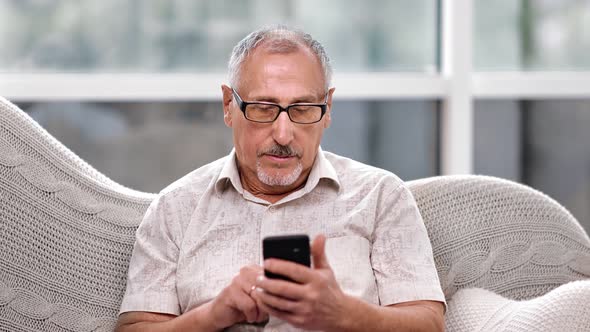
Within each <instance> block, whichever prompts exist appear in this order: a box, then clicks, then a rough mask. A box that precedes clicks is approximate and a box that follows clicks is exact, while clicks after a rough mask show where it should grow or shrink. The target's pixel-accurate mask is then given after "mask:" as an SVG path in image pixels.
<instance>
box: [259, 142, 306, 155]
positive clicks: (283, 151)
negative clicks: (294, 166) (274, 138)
mask: <svg viewBox="0 0 590 332" xmlns="http://www.w3.org/2000/svg"><path fill="white" fill-rule="evenodd" d="M265 154H270V155H273V156H278V157H301V153H300V152H299V151H298V150H297V149H295V148H293V147H292V146H290V145H279V144H274V145H272V146H271V147H269V148H266V149H264V150H262V151H260V152H259V153H258V156H259V157H261V156H263V155H265Z"/></svg>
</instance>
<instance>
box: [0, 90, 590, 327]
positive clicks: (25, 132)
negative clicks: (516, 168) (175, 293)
mask: <svg viewBox="0 0 590 332" xmlns="http://www.w3.org/2000/svg"><path fill="white" fill-rule="evenodd" d="M409 186H410V188H411V190H412V192H413V194H414V196H415V198H416V201H417V202H418V205H419V207H420V210H421V212H422V215H423V217H424V221H425V223H426V226H427V228H428V231H429V234H430V238H431V240H432V244H433V250H434V256H435V260H436V264H437V269H438V273H439V276H440V280H441V284H442V287H443V289H444V292H445V295H446V298H447V300H448V304H449V307H448V311H447V313H446V325H447V330H448V331H540V330H546V331H555V330H558V329H559V330H573V331H575V330H580V331H583V330H586V331H590V303H588V302H589V300H590V280H589V279H590V240H589V238H588V235H587V234H586V233H585V232H584V230H583V229H582V227H581V226H580V225H579V223H578V222H577V221H576V220H575V219H574V218H573V216H572V215H571V214H570V213H569V212H567V211H566V210H565V209H564V208H563V207H562V206H561V205H559V204H558V203H557V202H555V201H554V200H552V199H551V198H549V197H547V196H545V195H543V194H542V193H540V192H538V191H535V190H533V189H531V188H529V187H526V186H523V185H520V184H517V183H514V182H510V181H506V180H502V179H498V178H491V177H483V176H441V177H433V178H427V179H422V180H417V181H412V182H409ZM153 198H154V195H153V194H149V193H143V192H138V191H134V190H131V189H128V188H125V187H123V186H121V185H119V184H117V183H115V182H113V181H111V180H110V179H108V178H107V177H106V176H104V175H102V174H101V173H99V172H98V171H96V170H95V169H93V168H92V167H91V166H90V165H88V164H87V163H85V162H84V161H82V160H81V159H80V158H78V157H77V156H76V155H75V154H74V153H72V152H71V151H70V150H68V149H67V148H66V147H65V146H63V145H62V144H61V143H59V142H58V141H57V140H56V139H54V138H53V137H52V136H51V135H49V134H48V133H47V132H46V131H45V130H44V129H42V128H41V127H40V126H39V125H38V124H37V123H36V122H35V121H33V120H32V119H31V118H30V117H29V116H27V115H26V114H25V113H24V112H22V111H21V110H20V109H18V107H16V106H15V105H13V104H11V103H10V102H9V101H7V100H6V99H4V98H2V97H0V241H1V242H0V331H112V330H113V328H114V326H115V322H116V317H117V312H118V308H119V304H120V301H121V298H122V296H123V293H124V290H125V279H126V272H127V266H128V262H129V257H130V255H131V250H132V246H133V241H134V233H135V229H136V228H137V226H138V224H139V222H140V221H141V218H142V215H143V213H144V211H145V210H146V208H147V207H148V205H149V203H150V202H151V200H152V199H153Z"/></svg>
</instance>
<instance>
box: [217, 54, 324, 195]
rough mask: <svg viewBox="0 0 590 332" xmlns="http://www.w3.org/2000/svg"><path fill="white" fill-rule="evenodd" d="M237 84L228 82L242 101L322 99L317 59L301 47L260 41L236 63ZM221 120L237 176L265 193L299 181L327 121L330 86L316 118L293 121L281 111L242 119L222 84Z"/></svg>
mask: <svg viewBox="0 0 590 332" xmlns="http://www.w3.org/2000/svg"><path fill="white" fill-rule="evenodd" d="M240 77H241V80H240V84H239V86H234V87H233V88H234V89H235V90H236V91H237V93H238V94H239V95H240V97H241V98H242V99H243V100H244V101H266V102H273V103H277V104H279V105H281V106H283V107H286V106H287V105H289V104H293V103H323V102H324V101H325V100H326V99H325V98H326V91H325V89H324V87H325V82H324V76H323V71H322V68H321V65H320V62H319V60H317V58H316V57H315V56H314V55H313V53H311V51H309V50H307V49H305V48H302V49H300V50H297V51H295V52H292V53H269V52H268V51H266V50H265V48H264V45H262V46H260V47H258V48H257V49H255V50H254V51H253V52H251V53H250V55H249V56H248V58H247V59H246V60H245V62H244V63H243V64H242V67H241V73H240ZM222 89H223V96H224V101H223V104H224V120H225V123H226V125H227V126H228V127H230V128H232V129H233V136H234V146H235V149H236V154H237V158H238V164H239V169H240V175H241V177H242V182H246V184H247V186H248V187H249V188H250V189H254V190H257V191H258V190H260V191H262V192H263V193H264V192H265V191H268V192H270V193H273V192H276V191H277V189H278V190H285V191H290V190H292V189H294V188H296V187H298V186H299V185H301V184H302V183H303V182H304V181H305V179H306V178H307V175H308V174H309V171H310V170H311V167H312V165H313V162H314V160H315V156H316V153H317V149H318V146H319V144H320V140H321V138H322V134H323V131H324V129H325V128H327V127H328V126H329V124H330V108H331V104H332V93H333V91H334V90H333V89H331V90H330V92H329V93H328V107H327V109H326V114H325V115H324V117H323V118H322V120H320V122H317V123H313V124H297V123H293V122H291V120H290V119H289V116H288V114H287V113H286V112H282V113H280V115H279V117H278V118H277V119H276V120H275V121H274V122H272V123H256V122H252V121H249V120H247V119H246V118H245V117H244V115H243V113H242V112H241V111H240V109H239V107H238V105H237V103H236V101H235V99H234V98H233V95H232V92H231V88H229V87H228V86H223V87H222Z"/></svg>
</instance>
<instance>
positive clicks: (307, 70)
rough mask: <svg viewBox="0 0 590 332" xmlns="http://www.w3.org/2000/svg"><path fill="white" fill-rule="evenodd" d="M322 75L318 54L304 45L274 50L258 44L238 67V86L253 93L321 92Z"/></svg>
mask: <svg viewBox="0 0 590 332" xmlns="http://www.w3.org/2000/svg"><path fill="white" fill-rule="evenodd" d="M324 85H325V78H324V72H323V69H322V66H321V63H320V61H319V59H318V58H317V56H316V55H315V54H314V53H313V52H312V51H311V50H309V49H308V48H307V47H305V46H298V47H291V48H288V49H286V50H285V49H283V50H282V51H280V52H279V51H276V50H273V49H272V48H268V47H265V46H264V45H261V46H259V47H257V48H255V49H254V50H253V51H252V52H250V54H249V55H248V57H247V58H246V59H245V61H244V62H243V63H242V66H241V68H240V82H239V89H240V92H241V93H242V94H246V95H247V97H245V98H250V97H254V96H265V95H281V96H285V97H287V96H292V97H296V96H297V95H317V96H323V95H324V94H325V91H324Z"/></svg>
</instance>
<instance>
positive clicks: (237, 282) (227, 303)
mask: <svg viewBox="0 0 590 332" xmlns="http://www.w3.org/2000/svg"><path fill="white" fill-rule="evenodd" d="M263 273H264V270H263V269H262V267H260V266H258V265H249V266H245V267H243V268H241V269H240V273H239V274H238V275H236V276H235V277H234V278H233V279H232V282H231V284H229V286H227V287H226V288H224V289H223V290H222V291H221V293H219V295H217V297H215V299H213V301H211V302H209V303H207V305H209V308H208V309H209V312H210V314H211V317H212V318H213V319H214V322H216V323H218V324H216V327H217V328H219V329H223V328H225V327H228V326H231V325H234V324H236V323H243V322H248V323H259V322H263V321H265V320H267V319H268V314H267V313H266V312H263V311H262V310H261V309H260V308H259V307H258V305H257V304H256V301H255V300H254V299H253V298H252V296H251V293H252V292H253V291H255V284H256V278H257V277H258V276H259V275H262V274H263Z"/></svg>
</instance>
